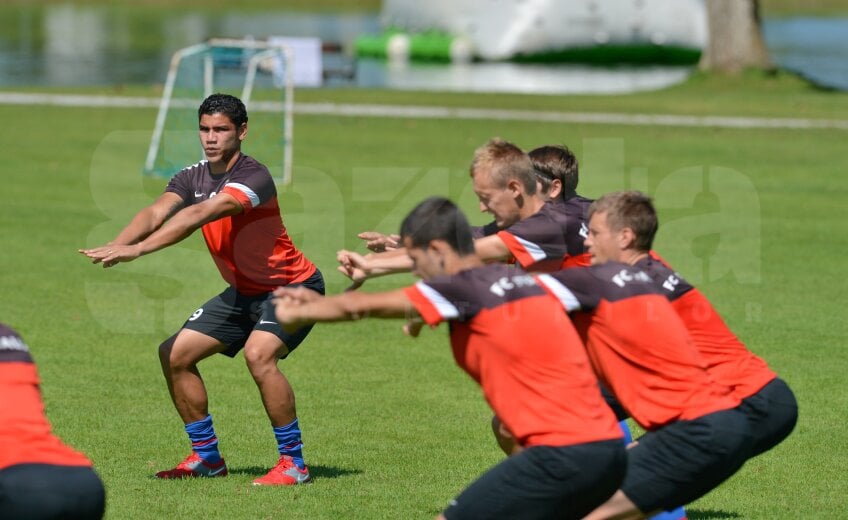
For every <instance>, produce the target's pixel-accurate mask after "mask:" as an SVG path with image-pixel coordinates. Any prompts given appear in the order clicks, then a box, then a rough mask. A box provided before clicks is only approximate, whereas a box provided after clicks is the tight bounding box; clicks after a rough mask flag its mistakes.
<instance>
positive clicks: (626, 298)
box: [538, 262, 740, 430]
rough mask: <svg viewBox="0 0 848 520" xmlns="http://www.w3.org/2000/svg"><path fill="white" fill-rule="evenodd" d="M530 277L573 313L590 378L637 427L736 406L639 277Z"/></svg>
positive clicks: (633, 272)
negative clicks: (597, 380) (595, 376)
mask: <svg viewBox="0 0 848 520" xmlns="http://www.w3.org/2000/svg"><path fill="white" fill-rule="evenodd" d="M538 279H539V281H540V283H542V284H543V285H544V286H545V287H546V288H547V289H548V290H549V291H550V292H551V293H552V294H553V295H554V296H556V297H557V299H559V300H560V302H561V304H562V306H563V307H564V308H565V309H566V310H567V311H570V312H573V313H574V314H573V319H574V323H575V326H576V328H577V331H578V333H579V334H580V335H581V337H582V339H583V340H584V342H585V344H586V348H587V350H588V353H589V359H590V360H591V362H592V365H593V367H594V368H595V372H596V373H597V374H598V377H599V378H600V379H601V381H602V382H603V383H604V384H605V385H606V386H607V388H609V389H610V390H611V391H612V392H613V393H614V394H615V396H616V397H617V398H618V400H619V401H620V402H621V404H622V406H623V407H624V408H625V409H626V410H627V411H628V412H629V413H630V415H631V416H632V417H633V419H634V420H635V421H636V422H637V423H639V425H641V426H642V427H643V428H645V429H648V430H652V429H656V428H659V427H662V426H664V425H666V424H668V423H670V422H673V421H677V420H682V419H695V418H698V417H701V416H703V415H706V414H708V413H712V412H716V411H719V410H725V409H729V408H734V407H735V406H738V405H739V403H740V401H739V399H737V398H735V397H732V396H731V394H730V389H729V388H727V387H725V386H723V385H720V384H718V383H716V382H715V381H714V380H713V379H712V377H711V376H710V375H709V373H708V372H707V369H706V366H705V364H704V362H703V361H702V359H701V357H700V356H699V354H698V352H697V350H696V349H695V346H694V345H693V344H692V341H691V339H690V337H689V335H688V333H687V331H686V327H685V325H684V324H683V322H682V321H681V320H680V318H679V317H678V316H677V313H676V312H675V311H674V309H673V308H672V307H671V304H670V303H669V302H668V300H667V299H666V298H665V296H664V295H662V294H661V293H660V291H659V290H658V289H657V288H656V286H655V285H654V284H653V282H652V280H651V278H650V276H649V275H648V274H647V273H645V272H643V271H641V270H640V269H638V268H634V267H631V266H628V265H625V264H619V263H615V262H610V263H606V264H602V265H595V266H592V267H579V268H573V269H566V270H563V271H559V272H556V273H552V274H544V275H540V276H539V277H538Z"/></svg>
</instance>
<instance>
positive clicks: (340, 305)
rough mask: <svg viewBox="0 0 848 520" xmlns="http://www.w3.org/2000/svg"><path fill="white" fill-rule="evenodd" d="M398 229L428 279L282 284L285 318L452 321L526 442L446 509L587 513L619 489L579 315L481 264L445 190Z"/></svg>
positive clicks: (621, 460)
mask: <svg viewBox="0 0 848 520" xmlns="http://www.w3.org/2000/svg"><path fill="white" fill-rule="evenodd" d="M400 235H401V237H402V244H403V246H404V247H405V249H404V250H405V252H406V254H408V255H409V257H410V260H411V262H412V264H413V266H414V268H413V272H414V274H416V275H418V276H419V277H421V278H422V281H420V282H418V283H417V284H415V285H414V286H411V287H407V288H405V289H398V290H394V291H389V292H382V293H371V294H368V293H362V292H359V291H355V292H346V293H344V294H342V295H338V296H332V297H321V296H319V295H317V294H315V293H313V292H311V291H308V290H306V289H301V288H298V289H287V288H283V289H279V290H278V291H276V293H275V294H277V295H278V296H279V298H278V299H277V300H276V306H277V318H278V319H279V320H280V323H281V324H283V327H284V328H285V329H286V330H295V329H296V328H297V327H299V326H308V325H310V324H312V323H314V322H318V321H322V322H323V321H349V320H355V319H360V318H363V317H380V318H409V317H412V316H419V317H420V318H421V319H423V320H424V321H425V322H426V323H427V324H429V325H431V326H436V325H437V324H439V323H441V322H443V321H447V322H449V324H450V340H451V347H452V349H453V353H454V359H455V360H456V362H457V364H458V365H459V366H460V367H462V368H463V370H465V371H466V372H467V373H468V374H469V375H470V376H471V377H472V378H473V379H474V380H475V381H477V383H479V384H480V385H481V387H482V389H483V393H484V395H485V397H486V400H487V401H488V402H489V404H490V406H491V407H492V408H493V409H494V411H495V412H496V413H497V414H498V415H499V416H500V417H501V418H502V419H503V421H504V422H505V423H506V424H507V425H508V426H509V428H510V429H511V431H513V432H514V434H515V437H516V439H517V440H518V442H519V444H520V445H521V446H522V447H523V448H524V449H523V450H522V451H521V452H520V453H518V454H517V455H515V456H513V457H509V458H507V459H505V460H504V461H502V462H501V463H499V464H497V465H496V466H494V467H493V468H491V469H490V470H489V471H488V472H486V473H485V474H483V475H482V476H481V477H480V478H479V479H478V480H477V481H476V482H474V483H472V484H471V485H470V486H469V487H468V488H467V489H466V490H465V491H463V492H462V493H461V494H460V495H459V496H458V497H457V498H456V499H455V500H454V501H452V502H451V505H449V506H448V508H447V509H446V510H445V511H444V513H443V515H442V516H441V517H440V518H448V519H457V518H469V519H476V518H581V517H582V516H583V515H585V514H586V513H588V512H589V511H590V510H592V509H593V508H594V507H595V506H596V505H598V504H600V503H601V502H603V501H604V500H605V499H606V497H609V496H610V495H611V494H612V492H613V491H614V490H615V489H614V488H615V486H617V484H616V483H617V482H620V481H621V479H622V477H623V471H622V470H623V466H624V465H625V464H626V463H625V458H626V457H625V450H624V444H623V443H622V441H621V439H622V434H621V431H620V430H619V428H618V425H617V424H616V422H615V418H614V416H613V414H612V412H611V411H610V410H609V408H608V407H607V406H606V405H605V404H604V402H603V400H602V397H601V395H600V391H599V390H598V382H597V379H596V378H595V377H594V375H593V374H592V372H591V369H590V367H589V363H588V360H587V357H586V352H585V350H584V349H583V346H582V345H581V343H580V340H579V338H578V337H577V335H576V332H575V331H574V328H573V327H572V325H571V323H570V322H569V320H568V319H567V317H566V316H565V314H564V313H562V311H561V309H560V308H559V306H558V304H557V303H556V302H555V301H553V300H552V299H551V298H550V297H549V296H548V295H547V294H546V293H545V291H544V290H543V289H542V288H541V287H539V286H538V285H537V284H536V282H535V281H534V280H533V278H532V277H531V276H529V275H528V274H527V273H526V272H525V271H523V270H522V269H520V268H513V267H510V266H506V265H503V264H497V263H494V264H484V263H483V262H482V261H481V260H480V259H479V258H478V257H477V256H476V254H475V253H474V250H475V245H474V243H473V241H472V238H471V228H470V226H469V225H468V222H467V220H466V219H465V216H464V215H463V214H462V212H461V211H460V210H459V209H458V208H457V207H456V206H455V205H454V204H453V203H451V202H450V201H448V200H447V199H443V198H438V197H433V198H430V199H427V200H425V201H424V202H422V203H421V204H419V205H418V206H417V207H416V208H415V209H413V210H412V212H411V213H410V214H409V215H408V216H407V217H406V218H405V219H404V221H403V224H402V226H401V230H400ZM408 332H410V333H412V334H416V333H417V330H409V331H408Z"/></svg>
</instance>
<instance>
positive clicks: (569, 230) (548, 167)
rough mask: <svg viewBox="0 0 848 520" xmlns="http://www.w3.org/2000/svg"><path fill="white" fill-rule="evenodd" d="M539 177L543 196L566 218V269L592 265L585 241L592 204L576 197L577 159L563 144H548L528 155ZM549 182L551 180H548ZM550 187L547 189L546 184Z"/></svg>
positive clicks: (590, 201) (564, 265)
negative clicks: (545, 194) (546, 195)
mask: <svg viewBox="0 0 848 520" xmlns="http://www.w3.org/2000/svg"><path fill="white" fill-rule="evenodd" d="M527 156H528V157H530V161H531V162H532V163H533V168H534V169H535V171H536V177H537V178H538V179H539V182H540V184H541V186H542V193H547V194H549V200H550V203H551V204H552V205H553V207H554V208H555V209H557V210H559V211H560V212H561V213H562V214H563V215H565V219H564V220H560V222H563V223H564V225H565V228H564V230H563V232H564V235H565V247H566V251H565V259H564V261H563V267H575V266H581V265H582V266H586V265H590V264H591V261H590V259H589V254H588V253H587V252H586V247H585V246H584V245H583V241H584V240H585V239H586V234H587V223H588V213H589V205H590V204H591V203H592V199H587V198H586V197H583V196H581V195H578V194H577V182H578V179H579V176H578V162H577V157H575V156H574V154H573V153H572V152H571V150H569V149H568V147H567V146H562V145H545V146H540V147H538V148H535V149H533V150H530V151H529V152H528V153H527ZM548 179H550V180H548ZM548 183H549V185H550V188H548V189H545V185H546V184H548Z"/></svg>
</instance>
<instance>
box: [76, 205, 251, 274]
mask: <svg viewBox="0 0 848 520" xmlns="http://www.w3.org/2000/svg"><path fill="white" fill-rule="evenodd" d="M165 195H167V193H166V194H165ZM163 197H164V195H163ZM161 198H162V197H160V199H161ZM241 211H242V206H241V204H240V203H239V202H238V201H237V200H236V199H235V197H233V196H232V195H228V194H226V193H219V194H217V195H216V196H214V197H212V198H211V199H208V200H206V201H204V202H201V203H200V204H195V205H193V206H189V207H187V208H183V209H182V210H180V211H178V212H176V214H174V215H173V217H171V219H170V220H168V221H167V222H165V223H164V224H161V223H160V224H159V226H158V227H157V228H156V230H155V231H153V232H148V234H147V235H146V237H145V238H144V239H143V240H141V241H139V242H134V243H130V244H127V245H124V244H122V243H120V242H118V241H117V239H116V240H115V241H113V242H112V243H110V245H105V246H100V247H95V248H93V249H81V250H80V253H82V254H84V255H86V256H87V257H89V258H91V261H92V262H93V263H95V264H97V263H102V264H103V267H112V266H113V265H115V264H117V263H118V262H131V261H133V260H135V259H136V258H138V257H140V256H142V255H146V254H149V253H152V252H154V251H158V250H160V249H163V248H165V247H168V246H170V245H172V244H176V243H177V242H179V241H181V240H183V239H184V238H186V237H187V236H189V235H191V234H192V233H193V232H194V231H195V230H196V229H197V228H199V227H201V226H202V225H204V224H206V223H207V222H212V221H213V220H218V219H219V218H222V217H225V216H227V215H235V214H236V213H240V212H241ZM135 220H136V219H133V221H134V222H135ZM141 223H142V220H141V219H140V220H139V226H138V227H136V228H134V229H133V230H130V231H127V230H128V229H129V228H130V227H131V226H133V224H132V223H131V224H130V225H129V226H127V228H125V229H124V231H122V232H121V234H119V235H118V237H119V238H121V237H122V236H124V235H125V232H126V237H130V236H131V234H132V233H133V232H135V231H138V230H142V229H143V226H142V225H141Z"/></svg>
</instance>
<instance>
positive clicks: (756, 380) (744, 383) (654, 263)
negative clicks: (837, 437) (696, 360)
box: [635, 253, 777, 399]
mask: <svg viewBox="0 0 848 520" xmlns="http://www.w3.org/2000/svg"><path fill="white" fill-rule="evenodd" d="M635 267H638V268H639V269H641V270H643V271H644V272H646V273H647V274H648V275H649V276H650V277H651V279H652V280H653V281H654V284H655V285H656V287H657V288H659V289H660V291H661V293H662V294H663V295H665V297H666V298H668V300H669V301H670V302H671V306H672V307H673V308H674V310H675V311H677V315H678V316H680V319H681V320H682V321H683V323H684V324H685V325H686V329H687V330H688V331H689V335H690V336H691V338H692V341H693V343H694V344H695V347H696V348H697V349H698V353H699V354H700V355H701V358H702V359H703V360H704V362H705V363H706V365H707V370H709V372H710V374H711V375H712V376H713V378H715V379H716V381H718V382H719V383H722V384H724V385H726V386H728V387H730V388H731V389H732V390H733V393H734V395H736V396H737V397H739V398H740V399H745V398H746V397H750V396H751V395H753V394H755V393H757V392H758V391H759V390H760V389H762V388H763V387H764V386H765V385H766V384H768V383H769V382H770V381H771V380H773V379H774V378H775V377H777V374H776V373H775V372H774V371H773V370H771V369H770V368H769V366H768V364H767V363H766V362H765V360H763V359H762V358H760V357H758V356H756V355H755V354H754V353H753V352H751V351H750V350H748V349H747V348H746V347H745V344H744V343H742V342H741V341H740V340H739V338H737V337H736V335H735V334H733V332H731V330H730V328H728V326H727V325H726V324H725V323H724V320H723V319H722V318H721V316H720V315H719V313H718V312H717V311H716V310H715V308H714V307H713V306H712V304H711V303H710V301H709V300H708V299H707V298H706V296H704V295H703V293H701V291H699V290H698V289H697V288H695V287H693V286H692V285H691V284H689V282H687V281H686V280H685V279H684V278H683V277H682V276H680V275H679V274H678V273H676V272H675V271H674V270H673V269H672V268H671V267H670V266H669V265H668V264H666V263H665V262H664V261H663V260H662V259H661V258H659V255H656V254H655V253H654V256H653V257H652V256H647V257H645V258H644V259H642V260H640V261H639V262H637V263H636V265H635Z"/></svg>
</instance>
